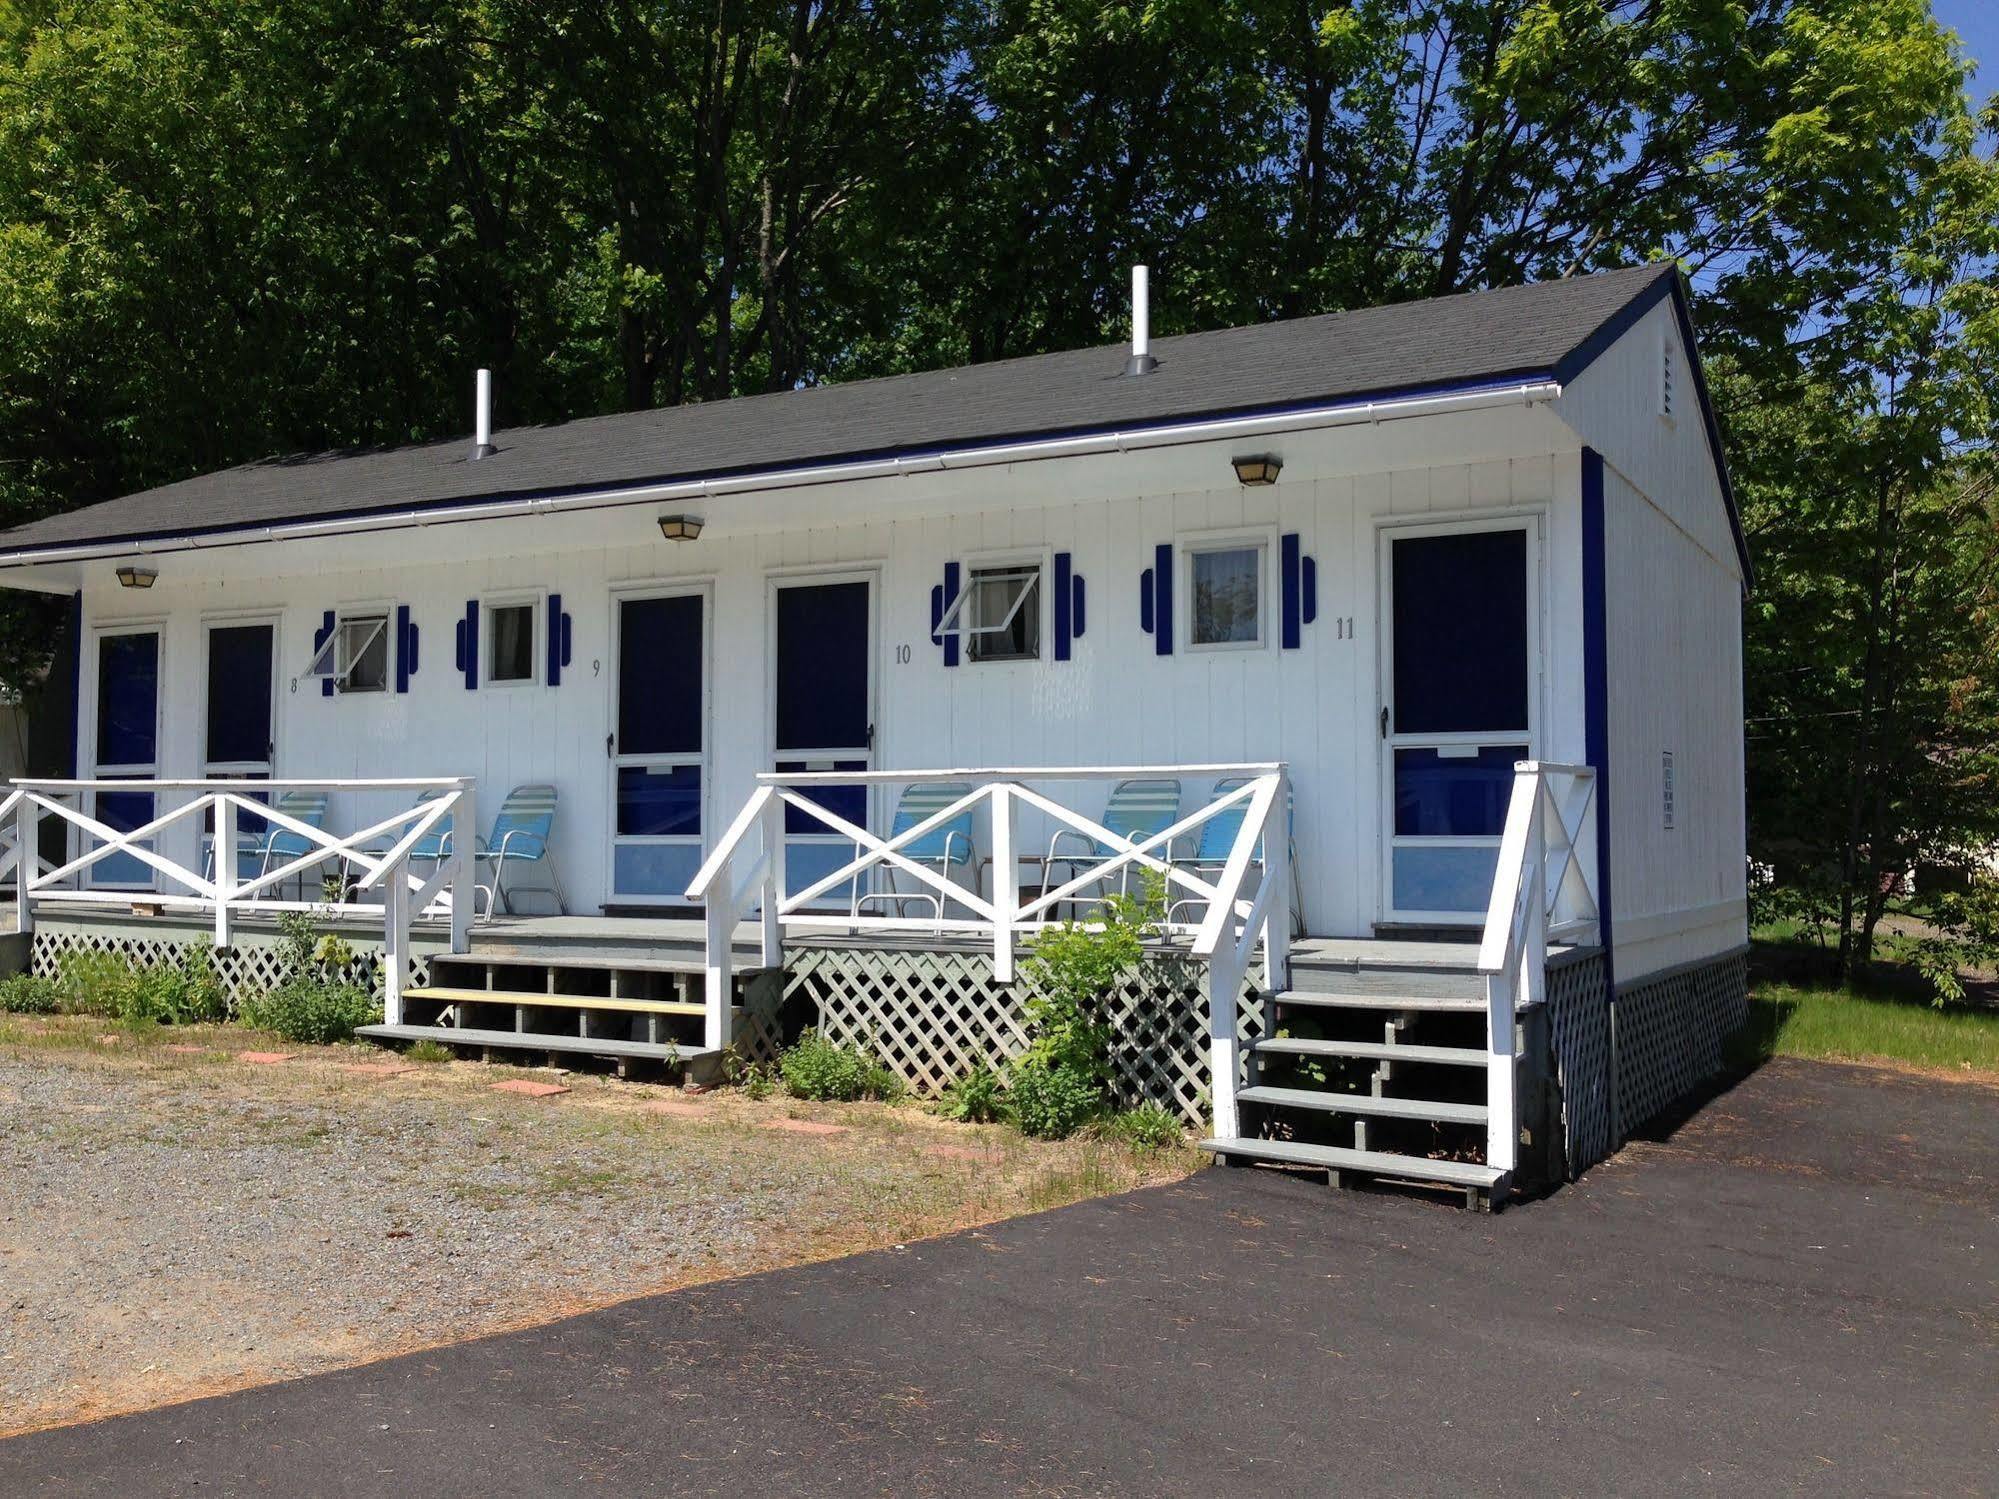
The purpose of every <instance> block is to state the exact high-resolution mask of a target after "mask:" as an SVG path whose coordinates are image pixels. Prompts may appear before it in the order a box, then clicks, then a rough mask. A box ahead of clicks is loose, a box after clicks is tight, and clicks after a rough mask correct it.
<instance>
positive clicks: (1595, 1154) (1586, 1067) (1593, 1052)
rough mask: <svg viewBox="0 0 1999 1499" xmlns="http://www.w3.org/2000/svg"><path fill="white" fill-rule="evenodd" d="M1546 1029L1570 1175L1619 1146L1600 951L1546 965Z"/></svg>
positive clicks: (1606, 993)
mask: <svg viewBox="0 0 1999 1499" xmlns="http://www.w3.org/2000/svg"><path fill="white" fill-rule="evenodd" d="M1547 994H1548V1028H1549V1031H1550V1033H1551V1035H1552V1037H1553V1043H1554V1051H1555V1077H1556V1081H1557V1082H1558V1083H1559V1084H1560V1085H1561V1090H1562V1131H1563V1138H1564V1141H1565V1143H1566V1145H1567V1149H1568V1170H1569V1175H1570V1177H1571V1178H1573V1177H1575V1176H1578V1175H1580V1174H1581V1173H1582V1172H1584V1171H1586V1170H1588V1169H1589V1168H1590V1167H1591V1166H1594V1165H1595V1164H1596V1163H1597V1162H1598V1161H1600V1160H1602V1159H1603V1158H1604V1157H1605V1156H1607V1155H1609V1154H1610V1153H1611V1151H1613V1150H1615V1149H1616V1148H1617V1138H1616V1121H1615V1119H1614V1118H1613V1117H1612V1104H1613V1100H1612V1097H1611V1066H1610V995H1609V993H1608V992H1607V990H1606V988H1605V986H1604V964H1603V954H1602V953H1601V952H1591V953H1588V954H1585V955H1583V956H1580V957H1573V958H1569V959H1568V960H1566V961H1564V962H1561V963H1557V964H1554V965H1552V966H1550V967H1549V969H1548V988H1547Z"/></svg>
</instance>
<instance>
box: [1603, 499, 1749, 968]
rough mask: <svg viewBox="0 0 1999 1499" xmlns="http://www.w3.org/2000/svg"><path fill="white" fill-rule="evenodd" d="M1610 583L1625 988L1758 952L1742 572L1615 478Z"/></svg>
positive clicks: (1614, 907) (1615, 921) (1615, 903)
mask: <svg viewBox="0 0 1999 1499" xmlns="http://www.w3.org/2000/svg"><path fill="white" fill-rule="evenodd" d="M1730 555H1731V557H1732V554H1730ZM1604 571H1605V593H1606V613H1607V617H1608V618H1607V623H1608V633H1609V642H1608V645H1609V651H1608V665H1609V704H1608V706H1609V720H1610V722H1609V731H1610V759H1611V775H1610V806H1611V817H1610V826H1611V911H1612V940H1613V942H1614V943H1615V951H1614V955H1613V957H1614V965H1615V969H1616V974H1617V982H1618V984H1619V986H1620V987H1622V986H1624V985H1626V984H1629V983H1630V982H1632V981H1633V980H1635V979H1638V978H1642V977H1643V976H1644V975H1645V974H1647V973H1653V972H1656V971H1658V970H1660V969H1663V968H1670V967H1673V966H1675V965H1677V964H1680V963H1685V962H1690V961H1692V960H1694V959H1696V958H1703V957H1709V956H1712V955H1713V954H1715V953H1718V952H1723V951H1726V950H1728V949H1730V948H1733V947H1735V946H1738V945H1739V944H1740V943H1742V942H1743V941H1745V940H1746V936H1747V932H1746V921H1747V914H1746V906H1745V904H1744V896H1745V889H1744V884H1745V878H1746V868H1747V867H1746V864H1745V849H1744V826H1743V779H1742V778H1743V763H1742V761H1743V744H1742V630H1741V617H1742V616H1741V603H1742V600H1741V586H1740V583H1739V582H1738V580H1737V577H1736V572H1735V568H1734V567H1733V566H1732V565H1725V564H1724V563H1723V562H1722V561H1720V560H1717V559H1716V558H1715V557H1714V556H1713V555H1711V554H1710V553H1709V552H1707V551H1706V550H1705V549H1704V548H1703V547H1701V546H1699V545H1697V544H1696V543H1695V542H1694V540H1693V539H1692V538H1691V537H1690V536H1689V535H1688V533H1687V532H1686V531H1685V530H1684V529H1682V528H1681V526H1680V525H1679V524H1677V523H1676V521H1675V520H1674V519H1673V518H1671V517H1669V516H1668V515H1667V514H1666V513H1665V512H1664V510H1663V509H1662V508H1661V507H1659V506H1657V505H1655V504H1653V503H1652V502H1651V501H1650V500H1649V499H1647V498H1646V496H1645V495H1643V494H1641V493H1640V492H1639V491H1638V489H1637V487H1636V486H1635V485H1633V484H1632V483H1631V482H1630V481H1629V480H1628V479H1626V478H1625V477H1624V476H1623V475H1622V474H1619V473H1618V472H1616V470H1614V469H1610V468H1608V467H1607V468H1606V472H1605V474H1604ZM1668 751H1670V752H1671V753H1672V756H1673V775H1674V816H1673V826H1672V827H1671V828H1670V829H1668V828H1667V827H1666V826H1665V819H1664V814H1663V795H1664V787H1663V782H1664V767H1663V756H1664V754H1665V753H1666V752H1668Z"/></svg>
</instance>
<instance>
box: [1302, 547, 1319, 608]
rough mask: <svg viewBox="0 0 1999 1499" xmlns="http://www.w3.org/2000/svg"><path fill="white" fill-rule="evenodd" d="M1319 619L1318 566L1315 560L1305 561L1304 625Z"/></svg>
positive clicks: (1307, 559) (1310, 558)
mask: <svg viewBox="0 0 1999 1499" xmlns="http://www.w3.org/2000/svg"><path fill="white" fill-rule="evenodd" d="M1318 617H1319V564H1318V561H1317V559H1315V558H1312V557H1307V558H1306V559H1305V623H1306V624H1308V625H1309V624H1310V623H1311V622H1312V621H1313V620H1315V619H1317V618H1318Z"/></svg>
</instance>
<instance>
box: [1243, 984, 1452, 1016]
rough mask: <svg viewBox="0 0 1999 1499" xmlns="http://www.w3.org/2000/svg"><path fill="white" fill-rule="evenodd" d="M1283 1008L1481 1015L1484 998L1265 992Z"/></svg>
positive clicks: (1293, 991)
mask: <svg viewBox="0 0 1999 1499" xmlns="http://www.w3.org/2000/svg"><path fill="white" fill-rule="evenodd" d="M1264 997H1265V998H1266V999H1268V1000H1272V1001H1275V1002H1276V1003H1277V1004H1280V1005H1283V1006H1285V1007H1286V1008H1297V1009H1314V1010H1396V1011H1406V1010H1422V1011H1425V1012H1444V1013H1449V1014H1457V1015H1483V1014H1484V1013H1485V1001H1484V1000H1483V999H1474V998H1470V997H1468V996H1465V995H1444V994H1395V995H1388V994H1322V993H1320V992H1318V991H1316V990H1312V989H1285V990H1282V991H1280V992H1279V993H1276V994H1268V993H1267V994H1266V995H1265V996H1264Z"/></svg>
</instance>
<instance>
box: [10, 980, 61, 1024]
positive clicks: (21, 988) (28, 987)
mask: <svg viewBox="0 0 1999 1499" xmlns="http://www.w3.org/2000/svg"><path fill="white" fill-rule="evenodd" d="M61 1007H62V990H61V989H60V988H59V987H58V986H57V985H56V984H55V983H54V982H53V981H52V980H50V979H45V978H37V977H36V976H35V975H34V974H32V973H15V974H10V975H8V976H7V978H5V979H0V1010H4V1011H7V1012H8V1013H10V1014H15V1015H53V1014H55V1013H56V1011H57V1010H59V1009H60V1008H61Z"/></svg>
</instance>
